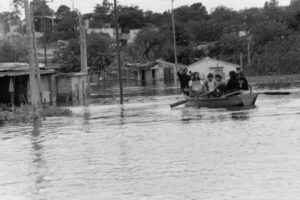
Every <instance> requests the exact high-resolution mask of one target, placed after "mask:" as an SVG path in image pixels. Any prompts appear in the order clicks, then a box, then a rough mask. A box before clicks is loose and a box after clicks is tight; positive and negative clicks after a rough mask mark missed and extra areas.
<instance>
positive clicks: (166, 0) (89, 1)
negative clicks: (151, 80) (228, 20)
mask: <svg viewBox="0 0 300 200" xmlns="http://www.w3.org/2000/svg"><path fill="white" fill-rule="evenodd" d="M48 1H49V0H48ZM50 1H51V0H50ZM73 1H74V6H75V8H77V9H79V10H80V11H81V12H82V13H88V12H92V11H93V8H94V7H95V5H96V4H97V3H100V4H101V3H102V0H73ZM109 1H110V2H111V3H112V2H113V0H109ZM265 1H266V0H174V7H175V8H176V7H179V6H182V5H191V4H193V3H196V2H201V3H202V4H203V5H205V6H206V8H207V10H208V11H211V10H212V9H214V8H215V7H217V6H220V5H224V6H226V7H228V8H233V9H235V10H240V9H243V8H249V7H262V6H263V5H264V2H265ZM10 2H11V0H0V12H1V11H9V10H11V8H10V6H9V5H10ZM118 2H119V4H122V5H128V6H132V5H134V6H139V7H140V8H142V9H143V10H152V11H155V12H164V11H166V10H169V9H170V7H171V0H118ZM289 3H290V0H279V4H280V5H283V6H284V5H288V4H289ZM62 4H64V5H67V6H69V7H72V0H53V2H49V3H48V5H49V6H50V7H51V8H52V9H54V10H56V9H57V8H58V7H59V6H60V5H62Z"/></svg>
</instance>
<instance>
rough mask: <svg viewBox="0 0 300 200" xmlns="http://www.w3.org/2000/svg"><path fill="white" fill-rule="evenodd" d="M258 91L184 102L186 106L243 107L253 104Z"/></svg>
mask: <svg viewBox="0 0 300 200" xmlns="http://www.w3.org/2000/svg"><path fill="white" fill-rule="evenodd" d="M257 96H258V93H252V92H250V93H242V94H239V95H234V96H229V97H220V98H196V99H191V97H188V96H186V98H190V99H191V100H190V101H188V102H186V103H185V105H186V106H188V107H197V108H201V107H207V108H226V107H232V106H236V107H245V106H254V105H255V102H256V99H257Z"/></svg>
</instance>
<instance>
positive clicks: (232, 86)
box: [224, 71, 240, 94]
mask: <svg viewBox="0 0 300 200" xmlns="http://www.w3.org/2000/svg"><path fill="white" fill-rule="evenodd" d="M229 76H230V79H229V80H228V82H227V85H226V87H225V91H224V93H227V94H228V93H231V92H235V91H237V90H239V89H240V84H239V81H238V79H237V75H236V73H235V72H234V71H231V72H229Z"/></svg>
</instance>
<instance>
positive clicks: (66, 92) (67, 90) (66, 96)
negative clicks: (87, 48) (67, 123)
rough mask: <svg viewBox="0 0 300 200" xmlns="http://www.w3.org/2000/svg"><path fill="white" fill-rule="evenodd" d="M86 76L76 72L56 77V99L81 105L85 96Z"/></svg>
mask: <svg viewBox="0 0 300 200" xmlns="http://www.w3.org/2000/svg"><path fill="white" fill-rule="evenodd" d="M87 94H88V92H87V77H86V75H85V74H82V73H78V74H74V75H68V76H58V77H57V100H58V101H59V102H72V103H73V104H74V105H79V104H80V105H82V104H84V103H85V99H86V97H87Z"/></svg>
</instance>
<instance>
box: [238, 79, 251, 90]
mask: <svg viewBox="0 0 300 200" xmlns="http://www.w3.org/2000/svg"><path fill="white" fill-rule="evenodd" d="M239 84H240V89H241V90H249V86H248V80H247V79H246V78H245V77H241V78H240V79H239Z"/></svg>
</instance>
